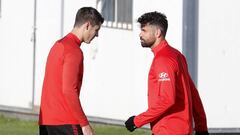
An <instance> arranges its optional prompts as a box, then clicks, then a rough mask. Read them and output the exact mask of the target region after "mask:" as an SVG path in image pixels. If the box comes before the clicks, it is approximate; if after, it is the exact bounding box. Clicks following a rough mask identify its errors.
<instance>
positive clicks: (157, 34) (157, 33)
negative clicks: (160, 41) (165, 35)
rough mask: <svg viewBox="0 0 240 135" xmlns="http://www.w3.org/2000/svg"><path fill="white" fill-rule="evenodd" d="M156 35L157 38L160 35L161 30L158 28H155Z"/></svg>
mask: <svg viewBox="0 0 240 135" xmlns="http://www.w3.org/2000/svg"><path fill="white" fill-rule="evenodd" d="M156 36H157V37H158V38H160V37H161V36H162V32H161V30H160V29H157V30H156Z"/></svg>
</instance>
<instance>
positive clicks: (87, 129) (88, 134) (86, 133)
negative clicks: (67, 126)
mask: <svg viewBox="0 0 240 135" xmlns="http://www.w3.org/2000/svg"><path fill="white" fill-rule="evenodd" d="M82 132H83V135H94V133H93V130H92V127H91V126H90V125H87V126H84V127H82Z"/></svg>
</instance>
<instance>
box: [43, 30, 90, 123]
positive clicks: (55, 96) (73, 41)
mask: <svg viewBox="0 0 240 135" xmlns="http://www.w3.org/2000/svg"><path fill="white" fill-rule="evenodd" d="M80 44H81V42H80V40H79V39H78V38H77V37H76V36H75V35H73V34H72V33H69V34H68V35H66V36H65V37H64V38H62V39H61V40H59V41H57V42H56V43H55V44H54V46H53V47H52V48H51V50H50V53H49V55H48V59H47V64H46V69H45V77H44V82H43V89H42V97H41V106H40V115H39V124H40V125H63V124H80V125H81V126H85V125H88V120H87V118H86V116H85V114H84V112H83V109H82V107H81V103H80V100H79V94H80V89H81V85H82V77H83V53H82V50H81V49H80Z"/></svg>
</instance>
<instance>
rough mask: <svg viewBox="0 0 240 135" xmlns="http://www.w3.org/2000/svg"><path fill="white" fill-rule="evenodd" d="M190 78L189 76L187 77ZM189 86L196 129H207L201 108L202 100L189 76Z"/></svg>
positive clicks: (204, 115)
mask: <svg viewBox="0 0 240 135" xmlns="http://www.w3.org/2000/svg"><path fill="white" fill-rule="evenodd" d="M189 78H190V77H189ZM190 87H191V93H192V103H193V105H192V107H193V118H194V122H195V130H196V131H200V132H201V131H208V129H207V119H206V114H205V111H204V108H203V104H202V101H201V99H200V96H199V93H198V90H197V89H196V87H195V85H194V83H193V81H192V79H191V78H190Z"/></svg>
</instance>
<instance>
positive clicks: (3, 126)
mask: <svg viewBox="0 0 240 135" xmlns="http://www.w3.org/2000/svg"><path fill="white" fill-rule="evenodd" d="M91 125H92V127H93V129H94V132H95V135H151V132H150V131H149V130H143V129H137V130H136V131H135V132H133V133H130V132H128V131H127V130H126V129H125V127H121V126H111V125H103V124H91ZM0 134H1V135H38V134H39V133H38V125H37V122H36V121H24V120H19V119H14V118H6V117H3V116H0Z"/></svg>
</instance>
